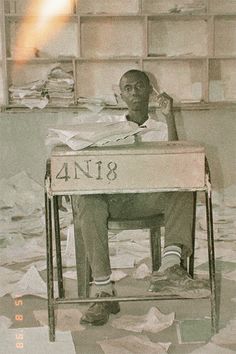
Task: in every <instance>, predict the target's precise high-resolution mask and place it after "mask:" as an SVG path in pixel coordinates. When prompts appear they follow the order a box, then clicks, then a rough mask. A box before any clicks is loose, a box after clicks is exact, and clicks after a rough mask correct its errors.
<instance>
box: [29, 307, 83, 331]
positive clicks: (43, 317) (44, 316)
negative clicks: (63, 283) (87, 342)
mask: <svg viewBox="0 0 236 354" xmlns="http://www.w3.org/2000/svg"><path fill="white" fill-rule="evenodd" d="M33 314H34V317H35V319H36V320H37V321H39V322H40V324H41V325H42V326H47V325H48V311H46V310H38V311H33ZM55 316H56V328H57V330H59V331H63V332H65V331H71V332H73V331H82V330H84V329H85V327H84V326H82V325H81V324H80V322H79V321H80V319H81V317H82V312H80V311H79V310H77V309H69V308H67V309H59V310H56V311H55Z"/></svg>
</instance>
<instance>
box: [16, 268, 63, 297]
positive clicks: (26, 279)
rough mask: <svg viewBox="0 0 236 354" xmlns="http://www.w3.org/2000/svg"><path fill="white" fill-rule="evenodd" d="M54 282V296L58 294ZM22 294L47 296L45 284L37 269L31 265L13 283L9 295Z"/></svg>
mask: <svg viewBox="0 0 236 354" xmlns="http://www.w3.org/2000/svg"><path fill="white" fill-rule="evenodd" d="M56 284H57V283H56V282H54V285H55V286H54V296H55V297H57V296H58V289H57V286H56ZM24 295H34V296H39V297H42V298H44V299H46V298H47V285H46V283H45V282H44V281H43V279H42V278H41V276H40V275H39V272H38V271H37V269H36V268H35V267H34V266H32V267H31V268H30V269H29V270H28V271H27V272H26V273H25V274H24V275H23V277H22V278H21V279H20V280H19V281H18V282H17V283H16V284H15V286H14V289H13V291H12V292H11V296H12V297H13V298H15V297H21V296H24Z"/></svg>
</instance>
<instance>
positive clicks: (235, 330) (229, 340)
mask: <svg viewBox="0 0 236 354" xmlns="http://www.w3.org/2000/svg"><path fill="white" fill-rule="evenodd" d="M211 340H212V342H214V343H215V344H218V345H221V344H222V345H224V344H236V319H234V320H230V321H229V323H228V324H227V326H226V327H225V328H222V329H221V330H220V331H219V333H217V334H215V335H214V336H213V337H212V338H211Z"/></svg>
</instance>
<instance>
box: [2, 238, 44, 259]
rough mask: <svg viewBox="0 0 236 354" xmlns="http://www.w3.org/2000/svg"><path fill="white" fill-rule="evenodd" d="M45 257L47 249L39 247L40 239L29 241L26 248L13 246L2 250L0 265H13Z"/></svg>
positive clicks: (25, 245)
mask: <svg viewBox="0 0 236 354" xmlns="http://www.w3.org/2000/svg"><path fill="white" fill-rule="evenodd" d="M45 257H46V251H45V248H44V247H41V246H39V244H38V238H36V239H35V238H32V239H30V240H27V241H26V242H25V244H24V247H22V245H18V246H14V245H11V246H8V247H5V248H1V249H0V265H11V264H14V263H22V262H27V261H30V260H32V259H34V260H37V259H39V258H45Z"/></svg>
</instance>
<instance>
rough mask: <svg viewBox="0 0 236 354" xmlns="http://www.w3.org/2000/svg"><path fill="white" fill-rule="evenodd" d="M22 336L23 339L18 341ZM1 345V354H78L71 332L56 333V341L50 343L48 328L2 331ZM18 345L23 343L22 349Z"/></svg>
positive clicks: (0, 334)
mask: <svg viewBox="0 0 236 354" xmlns="http://www.w3.org/2000/svg"><path fill="white" fill-rule="evenodd" d="M20 335H21V337H22V338H23V339H19V340H16V338H17V336H18V338H19V337H20ZM0 343H1V346H0V354H6V353H9V354H19V353H22V354H23V353H24V354H32V353H33V354H55V353H56V354H65V353H68V354H76V352H75V348H74V344H73V340H72V336H71V333H70V332H60V331H56V341H55V342H49V338H48V328H46V327H36V328H17V329H8V330H4V331H1V332H0ZM16 343H22V345H21V346H22V349H20V347H17V345H16Z"/></svg>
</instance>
